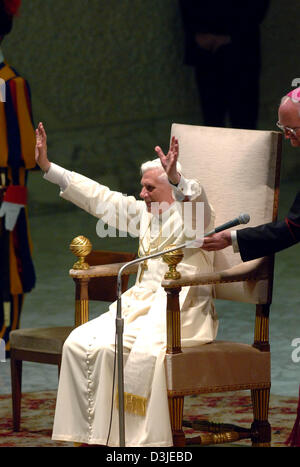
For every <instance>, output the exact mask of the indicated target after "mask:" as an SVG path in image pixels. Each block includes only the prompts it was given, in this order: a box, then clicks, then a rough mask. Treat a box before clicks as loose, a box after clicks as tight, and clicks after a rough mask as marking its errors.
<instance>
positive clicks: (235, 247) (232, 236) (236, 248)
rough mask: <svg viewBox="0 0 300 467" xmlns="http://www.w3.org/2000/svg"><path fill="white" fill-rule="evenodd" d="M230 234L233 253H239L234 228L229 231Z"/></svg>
mask: <svg viewBox="0 0 300 467" xmlns="http://www.w3.org/2000/svg"><path fill="white" fill-rule="evenodd" d="M230 234H231V242H232V248H233V251H234V253H239V252H240V248H239V244H238V241H237V235H236V230H232V231H231V232H230Z"/></svg>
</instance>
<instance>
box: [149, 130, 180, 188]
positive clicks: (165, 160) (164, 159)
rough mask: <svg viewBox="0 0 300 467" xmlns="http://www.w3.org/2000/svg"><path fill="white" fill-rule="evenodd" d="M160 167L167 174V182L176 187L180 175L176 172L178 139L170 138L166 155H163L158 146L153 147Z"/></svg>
mask: <svg viewBox="0 0 300 467" xmlns="http://www.w3.org/2000/svg"><path fill="white" fill-rule="evenodd" d="M155 151H156V152H157V155H158V157H159V158H160V162H161V165H162V167H163V169H164V171H165V172H166V174H167V177H168V180H169V182H170V183H171V184H172V185H178V183H179V182H180V177H181V174H180V173H179V172H178V170H177V160H178V156H179V145H178V139H176V138H175V136H172V139H171V143H170V147H169V151H168V153H167V154H166V155H165V154H164V152H163V151H162V149H161V147H160V146H156V147H155Z"/></svg>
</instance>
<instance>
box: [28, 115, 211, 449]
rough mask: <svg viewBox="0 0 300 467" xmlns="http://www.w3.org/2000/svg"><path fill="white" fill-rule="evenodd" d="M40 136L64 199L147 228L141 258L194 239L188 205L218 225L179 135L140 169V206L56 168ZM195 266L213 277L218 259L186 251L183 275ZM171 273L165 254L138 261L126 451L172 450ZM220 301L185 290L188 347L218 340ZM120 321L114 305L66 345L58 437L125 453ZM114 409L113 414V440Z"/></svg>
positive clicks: (200, 290) (127, 297)
mask: <svg viewBox="0 0 300 467" xmlns="http://www.w3.org/2000/svg"><path fill="white" fill-rule="evenodd" d="M36 137H37V144H36V160H37V163H38V164H39V166H40V167H41V169H42V170H43V171H44V172H45V175H44V178H45V179H46V180H48V181H50V182H53V183H56V184H58V185H59V187H60V196H61V197H62V198H64V199H66V200H69V201H72V202H73V203H74V204H76V205H77V206H79V207H80V208H83V209H85V210H86V211H87V212H89V213H90V214H92V215H94V216H96V217H98V218H102V219H103V220H104V221H105V222H109V219H108V218H105V214H103V213H105V210H104V209H103V206H111V207H113V209H109V211H113V212H114V214H115V215H116V219H114V220H113V222H114V226H115V225H118V221H120V216H121V215H122V224H123V227H124V213H125V214H126V222H127V228H128V231H129V232H130V231H131V229H133V230H134V229H135V230H136V229H137V228H138V230H139V232H138V235H139V240H140V243H139V255H141V256H145V255H149V254H152V253H156V252H157V251H162V250H163V249H165V248H167V247H170V245H176V244H177V245H179V244H182V243H185V242H187V241H190V240H192V239H193V238H196V236H197V235H196V234H197V229H195V228H193V229H192V228H191V222H190V221H189V222H186V223H187V224H190V225H189V226H188V225H183V221H185V216H184V215H183V213H184V210H183V209H182V207H183V206H185V205H188V204H193V206H196V203H197V202H200V204H199V205H201V206H202V208H203V211H202V212H203V213H204V229H205V231H208V230H211V229H212V228H213V226H214V212H213V209H212V207H211V206H210V204H209V203H208V200H207V198H206V195H205V192H204V189H203V188H202V186H201V185H200V184H199V182H197V181H195V180H186V179H185V178H184V176H183V175H182V173H181V172H180V170H181V169H180V164H179V163H178V162H177V158H178V141H177V140H176V138H174V137H173V138H172V141H171V144H170V148H169V151H168V153H167V155H164V153H163V151H162V150H161V148H160V147H158V146H157V147H156V148H155V150H156V152H157V154H158V156H159V158H157V159H156V160H155V161H151V162H147V163H145V164H143V165H142V167H141V173H142V178H141V186H142V189H141V193H140V196H141V198H142V201H141V200H136V199H135V198H134V197H133V196H124V195H122V194H121V193H118V192H114V191H111V190H110V189H109V188H107V187H106V186H103V185H101V184H99V183H97V182H94V181H92V180H90V179H88V178H86V177H84V176H82V175H79V174H77V173H74V172H69V171H68V170H65V169H63V168H62V167H59V166H58V165H56V164H54V163H50V162H49V160H48V156H47V143H46V133H45V130H44V127H43V125H42V123H40V124H39V126H38V128H37V130H36ZM178 168H179V169H178ZM186 201H190V202H191V203H185V202H186ZM153 207H154V208H153ZM195 212H197V209H196V211H195ZM106 215H107V212H106ZM108 217H112V216H108ZM187 217H188V218H191V217H189V216H187ZM137 219H138V221H137ZM193 221H195V219H194V218H193ZM143 264H144V266H142V265H143ZM196 269H198V270H200V271H202V272H210V271H212V270H213V252H206V251H203V250H201V249H200V248H187V249H185V250H184V258H183V260H182V261H181V263H180V264H179V265H178V270H179V271H184V270H188V271H190V272H194V271H196ZM166 271H167V265H166V264H165V263H164V262H163V260H162V258H161V257H159V258H155V259H151V260H148V261H147V262H146V264H145V263H140V266H139V271H138V273H137V279H136V282H135V285H134V286H133V287H131V288H130V289H129V290H127V291H126V292H125V293H124V294H123V295H122V316H123V318H124V334H123V342H124V392H125V394H124V398H125V445H126V446H131V447H132V446H142V447H146V446H172V445H173V441H172V431H171V426H170V418H169V409H168V399H167V389H166V378H165V368H164V356H165V350H166V293H165V291H164V289H163V288H162V287H161V281H162V279H163V276H164V274H165V272H166ZM212 297H213V289H212V286H210V285H208V286H197V287H183V288H182V291H181V293H180V305H181V335H182V346H183V347H184V346H186V347H188V346H193V345H198V344H199V343H203V344H204V343H207V342H210V341H212V340H214V339H215V337H216V333H217V328H218V319H217V316H216V313H215V310H214V304H213V298H212ZM115 318H116V303H113V304H112V305H110V307H109V310H108V311H107V312H106V313H104V314H102V315H101V316H99V317H98V318H95V319H93V320H91V321H89V322H88V323H86V324H83V325H82V326H79V327H77V328H76V329H75V330H74V331H73V332H72V333H71V334H70V336H69V337H68V339H67V340H66V342H65V344H64V347H63V356H62V366H61V373H60V379H59V387H58V394H57V403H56V410H55V419H54V427H53V435H52V437H53V439H55V440H64V441H73V442H78V443H84V444H89V445H90V444H93V445H106V444H107V445H109V446H119V425H118V421H119V419H118V407H117V403H116V399H117V397H116V393H117V390H116V393H115V395H114V396H113V397H112V388H113V365H114V351H115ZM182 377H183V378H184V374H183V375H182ZM111 405H113V414H112V423H111V431H110V435H109V439H108V433H109V427H110V417H111Z"/></svg>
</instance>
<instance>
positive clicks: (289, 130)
mask: <svg viewBox="0 0 300 467" xmlns="http://www.w3.org/2000/svg"><path fill="white" fill-rule="evenodd" d="M276 125H277V126H278V128H280V130H281V131H283V132H284V133H285V132H288V133H291V134H292V135H293V136H297V131H298V130H299V129H300V126H296V127H295V128H290V127H289V126H284V125H281V123H279V122H277V123H276Z"/></svg>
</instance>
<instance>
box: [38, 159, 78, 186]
mask: <svg viewBox="0 0 300 467" xmlns="http://www.w3.org/2000/svg"><path fill="white" fill-rule="evenodd" d="M71 176H72V172H70V171H69V170H66V169H64V168H63V167H60V166H59V165H57V164H54V162H51V164H50V168H49V170H48V172H46V173H45V174H44V179H45V180H47V181H48V182H51V183H56V184H57V185H59V186H60V189H61V191H64V190H65V189H66V188H67V186H68V185H69V183H70V180H71Z"/></svg>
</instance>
